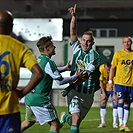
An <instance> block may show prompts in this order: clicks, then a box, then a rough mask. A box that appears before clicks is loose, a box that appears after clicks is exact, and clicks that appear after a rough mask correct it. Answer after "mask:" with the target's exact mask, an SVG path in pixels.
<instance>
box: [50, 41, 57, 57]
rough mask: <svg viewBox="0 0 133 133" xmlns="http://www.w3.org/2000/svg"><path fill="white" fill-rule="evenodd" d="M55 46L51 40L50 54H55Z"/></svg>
mask: <svg viewBox="0 0 133 133" xmlns="http://www.w3.org/2000/svg"><path fill="white" fill-rule="evenodd" d="M55 48H56V47H55V46H54V44H53V43H52V42H51V44H50V45H49V54H50V55H51V56H52V55H55V54H56V53H55Z"/></svg>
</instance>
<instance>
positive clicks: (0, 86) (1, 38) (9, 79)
mask: <svg viewBox="0 0 133 133" xmlns="http://www.w3.org/2000/svg"><path fill="white" fill-rule="evenodd" d="M35 64H37V61H36V58H35V56H34V55H33V54H32V52H31V51H30V50H29V48H27V47H26V46H25V45H24V44H23V43H21V42H19V41H17V40H16V39H14V38H12V37H11V36H8V35H0V115H6V114H12V113H16V112H19V111H20V107H19V100H18V95H17V93H16V91H15V90H16V88H17V84H18V81H19V72H20V67H26V68H28V69H29V70H31V68H32V66H33V65H35Z"/></svg>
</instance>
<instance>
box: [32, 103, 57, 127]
mask: <svg viewBox="0 0 133 133" xmlns="http://www.w3.org/2000/svg"><path fill="white" fill-rule="evenodd" d="M30 108H31V110H32V112H33V114H34V115H35V117H36V119H37V121H38V122H39V123H40V125H43V124H45V123H48V122H51V121H53V120H55V119H56V118H58V116H57V113H56V110H55V108H54V106H53V105H52V104H49V105H47V106H43V107H38V106H30Z"/></svg>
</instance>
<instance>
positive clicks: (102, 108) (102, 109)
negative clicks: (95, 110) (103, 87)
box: [100, 106, 106, 124]
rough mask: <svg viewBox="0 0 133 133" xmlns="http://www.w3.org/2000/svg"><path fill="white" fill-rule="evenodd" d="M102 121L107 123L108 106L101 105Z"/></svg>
mask: <svg viewBox="0 0 133 133" xmlns="http://www.w3.org/2000/svg"><path fill="white" fill-rule="evenodd" d="M100 116H101V123H103V124H105V116H106V107H105V106H101V109H100Z"/></svg>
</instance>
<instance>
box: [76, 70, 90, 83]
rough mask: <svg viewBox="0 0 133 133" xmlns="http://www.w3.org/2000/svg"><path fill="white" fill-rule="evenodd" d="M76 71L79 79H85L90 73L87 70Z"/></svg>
mask: <svg viewBox="0 0 133 133" xmlns="http://www.w3.org/2000/svg"><path fill="white" fill-rule="evenodd" d="M75 73H76V74H77V76H78V80H81V81H85V80H86V79H87V78H88V73H87V72H85V71H82V72H78V71H76V72H75Z"/></svg>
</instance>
